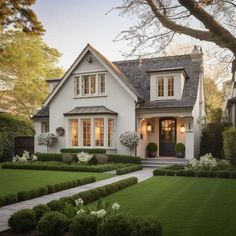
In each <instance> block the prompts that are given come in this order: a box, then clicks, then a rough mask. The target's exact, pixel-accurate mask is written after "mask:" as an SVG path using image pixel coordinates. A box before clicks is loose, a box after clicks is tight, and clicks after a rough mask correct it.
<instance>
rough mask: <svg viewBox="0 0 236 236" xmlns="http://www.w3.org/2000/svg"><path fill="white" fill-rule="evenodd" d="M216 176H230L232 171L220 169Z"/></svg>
mask: <svg viewBox="0 0 236 236" xmlns="http://www.w3.org/2000/svg"><path fill="white" fill-rule="evenodd" d="M216 177H218V178H229V177H230V172H229V171H227V170H220V171H217V172H216Z"/></svg>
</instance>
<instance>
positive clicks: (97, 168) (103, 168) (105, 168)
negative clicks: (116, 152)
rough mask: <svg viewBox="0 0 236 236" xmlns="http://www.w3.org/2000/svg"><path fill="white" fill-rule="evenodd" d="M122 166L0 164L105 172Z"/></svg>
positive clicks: (44, 168)
mask: <svg viewBox="0 0 236 236" xmlns="http://www.w3.org/2000/svg"><path fill="white" fill-rule="evenodd" d="M122 167H124V164H104V165H102V164H101V165H91V166H90V165H87V166H86V165H47V164H37V163H36V164H29V163H27V164H24V163H12V162H6V163H4V164H2V168H3V169H27V170H55V171H80V172H99V173H101V172H105V171H111V170H116V169H118V168H122Z"/></svg>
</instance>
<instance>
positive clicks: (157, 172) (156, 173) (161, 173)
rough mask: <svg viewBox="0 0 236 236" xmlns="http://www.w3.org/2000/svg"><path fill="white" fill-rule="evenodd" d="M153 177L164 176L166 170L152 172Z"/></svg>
mask: <svg viewBox="0 0 236 236" xmlns="http://www.w3.org/2000/svg"><path fill="white" fill-rule="evenodd" d="M153 175H166V170H165V169H155V170H154V171H153Z"/></svg>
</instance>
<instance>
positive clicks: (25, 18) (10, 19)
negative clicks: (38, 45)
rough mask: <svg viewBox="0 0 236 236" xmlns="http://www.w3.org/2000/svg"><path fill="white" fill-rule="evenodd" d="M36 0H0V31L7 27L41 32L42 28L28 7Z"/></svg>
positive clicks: (35, 32) (29, 31)
mask: <svg viewBox="0 0 236 236" xmlns="http://www.w3.org/2000/svg"><path fill="white" fill-rule="evenodd" d="M35 2H36V0H0V33H1V32H3V31H5V30H7V29H9V28H15V29H20V30H22V31H23V32H27V33H34V34H43V32H44V29H43V26H42V24H41V22H40V21H38V19H37V16H36V14H35V13H34V11H33V10H31V9H30V7H31V6H32V5H33V4H35Z"/></svg>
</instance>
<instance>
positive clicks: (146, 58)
mask: <svg viewBox="0 0 236 236" xmlns="http://www.w3.org/2000/svg"><path fill="white" fill-rule="evenodd" d="M176 57H191V54H190V53H189V54H181V55H174V56H161V57H142V60H155V59H167V58H170V59H173V58H176ZM139 60H140V59H139V58H137V59H129V60H118V61H112V63H118V62H131V61H137V62H139Z"/></svg>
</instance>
